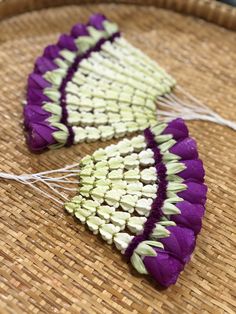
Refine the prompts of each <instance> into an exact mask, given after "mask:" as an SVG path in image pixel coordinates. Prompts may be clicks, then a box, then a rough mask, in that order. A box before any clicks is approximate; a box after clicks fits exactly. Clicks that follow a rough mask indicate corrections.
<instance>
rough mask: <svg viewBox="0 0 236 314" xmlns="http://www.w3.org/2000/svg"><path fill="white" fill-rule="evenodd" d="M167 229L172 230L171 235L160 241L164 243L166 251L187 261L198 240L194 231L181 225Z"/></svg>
mask: <svg viewBox="0 0 236 314" xmlns="http://www.w3.org/2000/svg"><path fill="white" fill-rule="evenodd" d="M167 229H168V230H169V231H170V235H169V236H168V237H166V238H162V239H159V241H160V242H161V243H162V244H163V245H164V249H165V251H167V252H169V253H171V254H173V256H174V257H175V258H177V259H179V260H180V261H181V262H182V263H187V262H188V261H189V259H190V255H191V254H192V252H193V250H194V247H195V242H196V238H195V236H194V233H193V231H192V230H190V229H187V228H181V227H179V226H171V227H167Z"/></svg>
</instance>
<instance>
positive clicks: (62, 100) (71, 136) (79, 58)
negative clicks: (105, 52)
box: [59, 32, 120, 146]
mask: <svg viewBox="0 0 236 314" xmlns="http://www.w3.org/2000/svg"><path fill="white" fill-rule="evenodd" d="M119 36H120V33H119V32H117V33H114V34H113V35H112V36H110V37H109V38H106V39H105V38H102V39H100V40H99V41H98V42H97V43H96V45H95V46H94V47H92V48H90V49H89V50H88V51H86V52H85V53H83V54H82V55H79V56H77V57H76V58H75V60H74V62H73V63H72V65H71V66H70V68H69V69H68V71H67V75H66V76H65V77H64V79H63V81H62V83H61V86H60V88H59V91H60V93H61V97H60V105H61V107H62V116H61V123H63V124H64V125H65V126H66V127H67V128H68V131H69V137H68V139H67V142H66V146H71V145H73V142H74V132H73V130H72V128H71V127H70V126H68V122H67V118H68V111H67V108H66V86H67V83H68V82H70V81H71V80H72V78H73V76H74V74H75V72H76V71H77V69H78V66H79V64H80V62H81V61H82V60H84V59H87V58H89V56H90V55H91V53H92V52H95V51H100V49H101V46H102V45H103V44H104V43H105V42H106V41H110V42H113V41H114V40H115V39H116V38H117V37H119Z"/></svg>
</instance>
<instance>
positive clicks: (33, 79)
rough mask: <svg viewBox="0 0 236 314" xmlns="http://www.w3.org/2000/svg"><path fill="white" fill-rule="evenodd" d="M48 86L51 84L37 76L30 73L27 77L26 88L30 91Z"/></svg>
mask: <svg viewBox="0 0 236 314" xmlns="http://www.w3.org/2000/svg"><path fill="white" fill-rule="evenodd" d="M50 86H51V84H50V83H49V82H48V81H46V80H45V79H44V78H43V77H42V76H41V75H39V74H36V73H31V74H30V75H29V77H28V88H30V89H40V90H42V89H44V88H47V87H50Z"/></svg>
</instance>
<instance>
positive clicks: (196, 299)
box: [0, 4, 236, 314]
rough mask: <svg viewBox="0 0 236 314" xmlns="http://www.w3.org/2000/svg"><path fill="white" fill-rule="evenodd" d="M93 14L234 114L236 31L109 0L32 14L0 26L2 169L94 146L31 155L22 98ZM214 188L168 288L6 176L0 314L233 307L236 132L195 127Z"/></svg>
mask: <svg viewBox="0 0 236 314" xmlns="http://www.w3.org/2000/svg"><path fill="white" fill-rule="evenodd" d="M92 12H103V13H105V14H106V15H107V16H108V17H109V18H110V19H112V20H114V21H116V22H117V23H118V24H119V25H120V27H121V29H122V31H123V33H124V36H125V37H126V38H127V39H128V40H129V41H130V42H132V43H133V44H134V45H136V46H138V47H140V48H141V49H142V50H143V51H144V52H146V53H147V54H148V55H149V56H151V57H152V58H154V59H155V60H157V61H158V62H159V63H160V64H161V65H162V66H163V67H165V68H166V69H167V70H168V71H169V73H171V74H172V75H173V76H174V77H175V78H176V79H177V81H178V83H179V85H181V86H182V87H184V88H185V89H186V90H188V91H189V92H190V93H192V94H193V95H194V96H196V97H197V98H198V99H199V100H201V101H202V102H204V103H206V104H207V105H209V106H210V107H212V108H214V109H215V110H216V111H217V112H218V113H220V114H221V115H222V116H223V117H225V118H230V119H232V120H233V119H234V120H236V89H235V86H236V72H235V68H236V53H235V52H236V51H235V49H236V46H235V42H236V34H235V33H233V32H232V31H229V30H226V29H224V28H221V27H219V26H216V25H213V24H210V23H208V22H205V21H203V20H200V19H197V18H193V17H186V16H183V15H181V14H179V13H174V12H171V11H168V10H164V9H160V8H154V7H145V6H142V7H137V6H135V5H121V4H120V5H119V4H116V5H115V4H100V5H97V4H96V5H91V4H90V5H83V6H65V7H60V8H50V9H44V10H41V11H35V12H31V13H24V14H22V15H19V16H15V17H12V18H9V19H5V20H3V21H2V22H1V25H0V32H1V33H0V82H1V84H0V103H1V106H0V117H1V125H0V130H1V132H0V171H4V172H14V173H17V174H21V173H26V172H30V173H31V172H39V171H43V170H50V169H54V168H58V167H60V168H61V167H63V166H65V165H66V164H70V163H75V162H76V161H79V160H80V158H81V157H83V156H84V155H86V154H88V153H91V152H93V151H94V150H95V149H96V148H98V147H105V146H106V145H107V144H109V143H111V142H112V141H110V142H109V143H101V142H97V143H93V144H83V145H77V146H74V147H70V148H63V149H60V150H57V151H48V152H45V153H43V154H40V155H34V154H31V153H30V152H29V151H28V149H27V147H26V145H25V140H24V136H23V131H22V105H21V101H22V100H23V99H24V94H25V85H26V80H27V75H28V73H29V72H30V71H31V70H32V67H33V62H34V59H35V58H36V57H37V56H38V55H39V54H40V53H41V52H42V49H43V48H44V46H46V45H47V44H51V43H53V42H55V41H56V40H57V37H58V35H59V33H61V32H67V31H69V29H70V27H71V26H72V25H73V23H76V22H77V21H78V20H80V21H83V22H85V21H86V20H87V18H88V16H89V14H90V13H92ZM188 126H189V128H190V131H191V134H192V136H193V137H195V138H196V139H197V141H198V147H199V151H200V156H201V158H202V159H203V161H204V163H205V168H206V181H207V184H208V186H209V193H208V202H207V211H206V215H205V218H204V222H203V229H202V232H201V234H200V236H199V237H198V240H197V246H196V250H195V253H194V255H193V257H192V260H191V262H190V263H189V264H188V265H187V266H186V268H185V271H184V272H183V273H182V274H181V276H180V278H179V280H178V282H177V284H176V285H175V286H172V287H170V288H169V289H168V290H160V289H158V288H157V287H156V286H155V284H154V283H153V282H152V281H151V280H149V279H148V278H147V277H142V276H138V275H137V274H136V273H135V272H133V271H132V270H131V268H130V267H129V266H128V265H127V264H126V263H125V261H124V260H123V259H122V257H121V256H120V254H119V253H118V252H117V251H116V250H115V249H112V248H111V247H110V246H109V245H106V244H104V243H103V242H102V241H101V240H100V239H98V238H97V237H95V236H93V235H91V233H90V232H89V231H87V230H86V229H85V228H84V227H83V226H81V225H80V224H78V223H76V221H74V220H73V218H71V217H70V216H69V215H67V214H66V213H65V212H64V210H63V208H61V207H60V206H57V205H56V204H55V203H53V202H50V201H48V200H46V199H44V198H43V197H41V196H40V195H38V194H37V193H36V192H34V191H32V190H31V189H30V188H28V187H25V186H22V185H20V184H18V183H16V182H15V183H14V182H13V183H12V182H9V181H4V180H1V181H0V208H1V217H0V224H1V225H0V234H1V238H0V240H1V247H0V272H1V280H0V313H3V314H4V313H63V314H64V313H111V314H113V313H145V314H147V313H158V314H159V313H175V314H176V313H191V314H192V313H193V314H194V313H197V314H202V313H214V314H221V313H231V314H233V313H235V312H236V304H235V299H234V297H233V293H235V291H236V287H235V248H236V247H235V221H236V215H235V204H236V198H235V195H236V181H235V174H236V167H235V161H236V159H235V155H236V152H235V147H236V138H235V133H234V132H233V131H232V130H230V129H228V128H227V127H222V126H219V125H215V124H211V123H208V122H200V121H198V122H196V121H195V122H188Z"/></svg>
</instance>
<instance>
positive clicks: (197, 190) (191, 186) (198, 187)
mask: <svg viewBox="0 0 236 314" xmlns="http://www.w3.org/2000/svg"><path fill="white" fill-rule="evenodd" d="M184 184H186V185H187V189H186V190H184V191H182V192H179V193H178V196H179V197H181V198H183V199H184V200H186V201H188V202H190V203H192V204H201V205H205V203H206V194H207V186H206V185H205V184H202V183H198V182H194V181H190V182H187V181H185V182H184Z"/></svg>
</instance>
